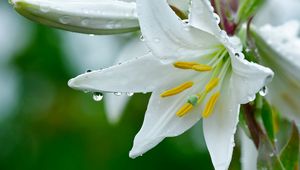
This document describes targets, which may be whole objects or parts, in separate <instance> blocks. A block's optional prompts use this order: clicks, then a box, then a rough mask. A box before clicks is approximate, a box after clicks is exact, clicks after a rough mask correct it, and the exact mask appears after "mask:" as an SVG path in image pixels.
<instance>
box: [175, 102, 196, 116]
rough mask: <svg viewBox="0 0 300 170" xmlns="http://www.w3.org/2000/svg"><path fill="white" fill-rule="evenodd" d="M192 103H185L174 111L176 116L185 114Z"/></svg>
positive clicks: (191, 106)
mask: <svg viewBox="0 0 300 170" xmlns="http://www.w3.org/2000/svg"><path fill="white" fill-rule="evenodd" d="M192 108H193V105H192V104H191V103H185V104H184V105H183V106H182V107H181V108H180V109H179V110H178V111H177V113H176V115H177V116H178V117H182V116H184V115H186V114H187V113H188V112H189V111H190V110H191V109H192Z"/></svg>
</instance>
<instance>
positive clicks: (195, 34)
mask: <svg viewBox="0 0 300 170" xmlns="http://www.w3.org/2000/svg"><path fill="white" fill-rule="evenodd" d="M137 7H138V8H137V10H138V16H139V20H140V27H141V30H142V33H143V36H144V39H145V42H146V44H147V45H148V46H149V48H150V49H151V51H152V53H153V54H154V55H155V56H158V57H178V56H197V55H198V54H199V53H200V54H202V53H203V51H207V50H210V49H212V48H216V46H218V45H220V42H219V41H218V40H217V39H216V38H215V37H214V36H213V35H211V34H210V33H208V32H206V31H202V30H199V29H197V28H194V27H191V26H189V25H188V24H186V23H184V22H183V21H182V20H181V19H180V18H179V17H178V16H177V15H176V14H175V13H174V11H172V9H171V8H170V7H169V5H168V3H167V2H166V1H165V0H151V1H149V0H148V1H145V0H137Z"/></svg>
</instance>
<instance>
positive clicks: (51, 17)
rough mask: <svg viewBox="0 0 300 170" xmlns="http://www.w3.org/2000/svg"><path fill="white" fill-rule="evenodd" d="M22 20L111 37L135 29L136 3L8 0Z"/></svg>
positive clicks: (87, 0) (91, 0)
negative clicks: (22, 16) (22, 17)
mask: <svg viewBox="0 0 300 170" xmlns="http://www.w3.org/2000/svg"><path fill="white" fill-rule="evenodd" d="M11 3H12V4H13V5H14V7H15V9H16V10H17V11H18V12H19V13H20V14H21V15H24V16H25V17H27V18H29V19H31V20H33V21H36V22H39V23H42V24H45V25H48V26H52V27H55V28H60V29H64V30H68V31H74V32H81V33H87V34H113V33H122V32H130V31H135V30H137V29H138V28H139V24H138V20H137V15H136V4H135V3H134V2H123V1H118V0H101V1H98V0H84V1H81V0H68V1H62V0H11Z"/></svg>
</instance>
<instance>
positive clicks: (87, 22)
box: [81, 18, 90, 26]
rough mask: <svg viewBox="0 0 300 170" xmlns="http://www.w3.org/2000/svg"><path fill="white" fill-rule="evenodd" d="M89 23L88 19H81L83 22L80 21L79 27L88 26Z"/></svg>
mask: <svg viewBox="0 0 300 170" xmlns="http://www.w3.org/2000/svg"><path fill="white" fill-rule="evenodd" d="M89 22H90V19H88V18H86V19H83V20H82V21H81V25H83V26H87V25H88V24H89Z"/></svg>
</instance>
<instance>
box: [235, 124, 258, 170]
mask: <svg viewBox="0 0 300 170" xmlns="http://www.w3.org/2000/svg"><path fill="white" fill-rule="evenodd" d="M239 132H240V133H239V135H240V138H241V165H242V170H257V156H258V151H257V149H256V148H255V145H254V143H253V141H252V140H251V139H249V137H248V136H247V135H246V134H245V132H244V131H243V130H242V129H240V130H239Z"/></svg>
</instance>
